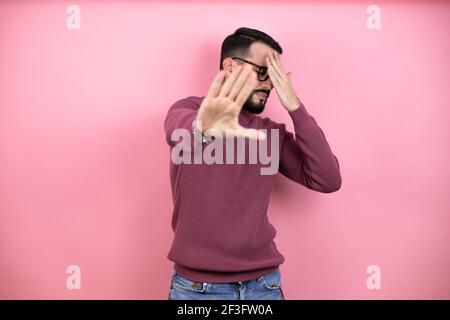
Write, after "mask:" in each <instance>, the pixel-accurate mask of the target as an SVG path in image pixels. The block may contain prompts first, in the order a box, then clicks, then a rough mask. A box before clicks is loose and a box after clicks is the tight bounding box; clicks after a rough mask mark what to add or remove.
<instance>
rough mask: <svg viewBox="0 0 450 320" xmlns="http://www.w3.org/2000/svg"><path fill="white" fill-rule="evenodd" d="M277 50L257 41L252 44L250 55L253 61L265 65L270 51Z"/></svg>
mask: <svg viewBox="0 0 450 320" xmlns="http://www.w3.org/2000/svg"><path fill="white" fill-rule="evenodd" d="M274 51H275V50H274V49H272V48H271V47H269V46H268V45H266V44H265V43H262V42H255V43H252V45H251V46H250V55H249V57H251V58H252V61H253V62H255V63H257V64H260V65H265V64H266V57H267V56H268V54H269V53H270V52H274Z"/></svg>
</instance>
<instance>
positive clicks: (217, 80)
mask: <svg viewBox="0 0 450 320" xmlns="http://www.w3.org/2000/svg"><path fill="white" fill-rule="evenodd" d="M224 79H225V71H224V70H221V71H220V72H219V73H218V74H217V75H216V76H215V77H214V80H213V82H212V83H211V86H210V87H209V89H208V93H207V94H206V96H207V97H209V98H213V97H217V96H218V94H219V92H220V88H222V84H223V80H224Z"/></svg>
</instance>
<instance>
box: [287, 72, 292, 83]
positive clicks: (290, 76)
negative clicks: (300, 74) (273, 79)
mask: <svg viewBox="0 0 450 320" xmlns="http://www.w3.org/2000/svg"><path fill="white" fill-rule="evenodd" d="M287 75H288V78H289V81H292V72H289V73H288V74H287Z"/></svg>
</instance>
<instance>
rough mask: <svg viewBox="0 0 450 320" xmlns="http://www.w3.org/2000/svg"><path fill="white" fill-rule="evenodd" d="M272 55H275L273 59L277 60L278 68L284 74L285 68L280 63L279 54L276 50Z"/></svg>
mask: <svg viewBox="0 0 450 320" xmlns="http://www.w3.org/2000/svg"><path fill="white" fill-rule="evenodd" d="M273 55H274V57H275V61H276V62H277V65H278V67H279V68H280V71H282V72H283V73H284V74H286V70H284V67H283V64H282V63H281V55H280V54H279V53H278V52H276V51H275V52H274V53H273Z"/></svg>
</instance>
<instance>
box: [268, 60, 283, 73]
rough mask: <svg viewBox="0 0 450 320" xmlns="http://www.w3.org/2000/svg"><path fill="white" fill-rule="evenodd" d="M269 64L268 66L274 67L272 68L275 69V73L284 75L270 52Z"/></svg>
mask: <svg viewBox="0 0 450 320" xmlns="http://www.w3.org/2000/svg"><path fill="white" fill-rule="evenodd" d="M267 66H268V67H269V68H272V69H273V70H274V71H275V73H277V74H278V75H279V76H280V77H281V76H282V73H281V71H280V70H279V69H278V67H277V66H276V63H275V60H273V58H272V57H270V54H269V56H268V57H267Z"/></svg>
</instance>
